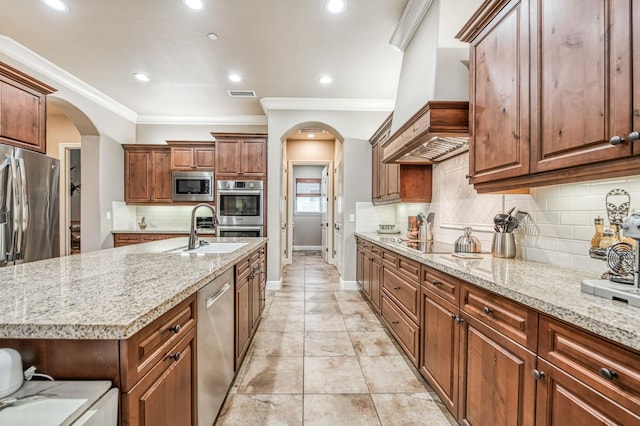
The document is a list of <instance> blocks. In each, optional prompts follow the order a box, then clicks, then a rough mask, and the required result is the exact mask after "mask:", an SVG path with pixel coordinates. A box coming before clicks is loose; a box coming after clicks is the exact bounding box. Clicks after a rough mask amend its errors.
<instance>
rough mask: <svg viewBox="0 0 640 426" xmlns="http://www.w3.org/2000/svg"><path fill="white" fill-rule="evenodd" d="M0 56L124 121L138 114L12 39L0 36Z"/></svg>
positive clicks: (136, 116)
mask: <svg viewBox="0 0 640 426" xmlns="http://www.w3.org/2000/svg"><path fill="white" fill-rule="evenodd" d="M0 54H3V55H6V56H8V57H9V58H12V59H13V60H15V61H17V62H18V63H20V64H22V65H24V66H26V67H28V68H30V69H32V70H34V71H36V72H38V73H40V74H42V75H43V76H45V77H47V78H48V79H50V80H51V81H53V82H54V85H55V84H56V83H57V84H58V85H59V86H64V87H66V88H68V89H70V90H72V91H74V92H76V93H78V94H79V95H81V96H83V97H85V98H87V99H89V100H91V101H92V102H95V103H96V104H98V105H100V106H102V107H104V108H106V109H108V110H109V111H111V112H113V113H114V114H117V115H119V116H120V117H122V118H124V119H125V120H129V121H131V122H134V123H135V122H136V120H137V118H138V114H137V113H136V112H135V111H133V110H131V109H129V108H127V107H126V106H124V105H122V104H121V103H119V102H118V101H116V100H114V99H113V98H110V97H109V96H107V95H105V94H104V93H102V92H100V91H99V90H97V89H96V88H94V87H93V86H90V85H88V84H87V83H85V82H84V81H82V80H80V79H79V78H78V77H76V76H74V75H72V74H70V73H69V72H67V71H65V70H63V69H62V68H60V67H59V66H57V65H56V64H54V63H53V62H51V61H49V60H47V59H45V58H43V57H42V56H40V55H38V54H37V53H36V52H34V51H32V50H30V49H28V48H27V47H25V46H23V45H21V44H20V43H18V42H17V41H15V40H13V39H12V38H9V37H7V36H4V35H0Z"/></svg>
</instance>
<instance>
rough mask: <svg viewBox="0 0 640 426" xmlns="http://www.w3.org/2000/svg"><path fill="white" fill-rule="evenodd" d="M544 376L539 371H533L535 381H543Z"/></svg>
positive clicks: (542, 372)
mask: <svg viewBox="0 0 640 426" xmlns="http://www.w3.org/2000/svg"><path fill="white" fill-rule="evenodd" d="M544 377H545V374H544V371H540V370H535V369H534V370H533V378H534V379H536V380H540V379H544Z"/></svg>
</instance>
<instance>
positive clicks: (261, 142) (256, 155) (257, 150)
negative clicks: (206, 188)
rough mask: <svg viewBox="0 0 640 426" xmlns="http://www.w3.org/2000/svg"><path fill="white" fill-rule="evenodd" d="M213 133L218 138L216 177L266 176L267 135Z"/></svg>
mask: <svg viewBox="0 0 640 426" xmlns="http://www.w3.org/2000/svg"><path fill="white" fill-rule="evenodd" d="M212 135H213V136H214V137H215V139H216V154H215V158H216V160H215V169H216V179H233V178H254V177H266V175H267V143H266V142H267V136H266V135H264V134H243V133H212Z"/></svg>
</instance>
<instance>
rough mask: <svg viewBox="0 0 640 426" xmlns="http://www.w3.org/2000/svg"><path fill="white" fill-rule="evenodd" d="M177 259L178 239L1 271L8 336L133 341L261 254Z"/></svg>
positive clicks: (0, 321)
mask: <svg viewBox="0 0 640 426" xmlns="http://www.w3.org/2000/svg"><path fill="white" fill-rule="evenodd" d="M207 240H208V241H211V242H215V241H218V242H246V243H248V244H247V245H246V246H244V247H242V248H240V249H239V250H236V251H235V252H233V253H229V254H205V255H202V254H170V253H166V251H168V250H173V249H177V248H180V247H186V245H187V238H186V237H180V238H172V239H167V240H162V241H156V242H151V243H145V244H137V245H132V246H126V247H119V248H115V249H106V250H99V251H94V252H89V253H84V254H78V255H73V256H66V257H60V258H54V259H48V260H42V261H38V262H30V263H25V264H22V265H18V266H10V267H4V268H0V337H1V338H51V339H126V338H129V337H131V336H132V335H133V334H135V333H136V332H137V331H139V330H141V329H142V328H143V327H144V326H146V325H147V324H149V323H151V322H152V321H153V320H154V319H156V318H158V317H160V316H161V315H162V314H164V313H165V312H167V311H168V310H169V309H171V308H172V307H174V306H175V305H177V304H178V303H180V302H181V301H182V300H184V299H186V298H187V297H189V296H190V295H192V294H193V293H195V292H196V291H198V290H199V289H200V288H202V287H204V286H205V285H206V284H207V283H209V282H210V281H211V280H213V279H214V278H215V277H217V276H219V275H220V274H222V273H223V272H224V271H226V270H227V269H228V268H230V267H232V266H233V265H235V264H236V263H237V262H238V261H239V260H241V259H242V258H243V257H245V256H246V255H247V254H249V253H251V252H253V251H254V250H256V249H257V248H258V247H260V246H261V245H262V244H264V243H265V242H266V241H267V239H266V238H208V239H207Z"/></svg>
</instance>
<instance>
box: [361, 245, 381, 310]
mask: <svg viewBox="0 0 640 426" xmlns="http://www.w3.org/2000/svg"><path fill="white" fill-rule="evenodd" d="M359 241H360V256H359V257H358V258H357V259H356V260H357V264H356V269H357V270H358V271H359V274H360V281H359V283H360V286H361V291H362V293H363V295H364V296H365V297H366V298H367V300H369V301H370V302H371V305H372V307H373V308H374V309H375V310H376V312H380V290H381V288H382V279H383V278H382V273H383V272H382V270H383V269H382V262H381V256H382V253H383V250H382V249H381V248H380V247H378V246H376V245H375V244H371V243H369V242H367V241H362V240H359Z"/></svg>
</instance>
